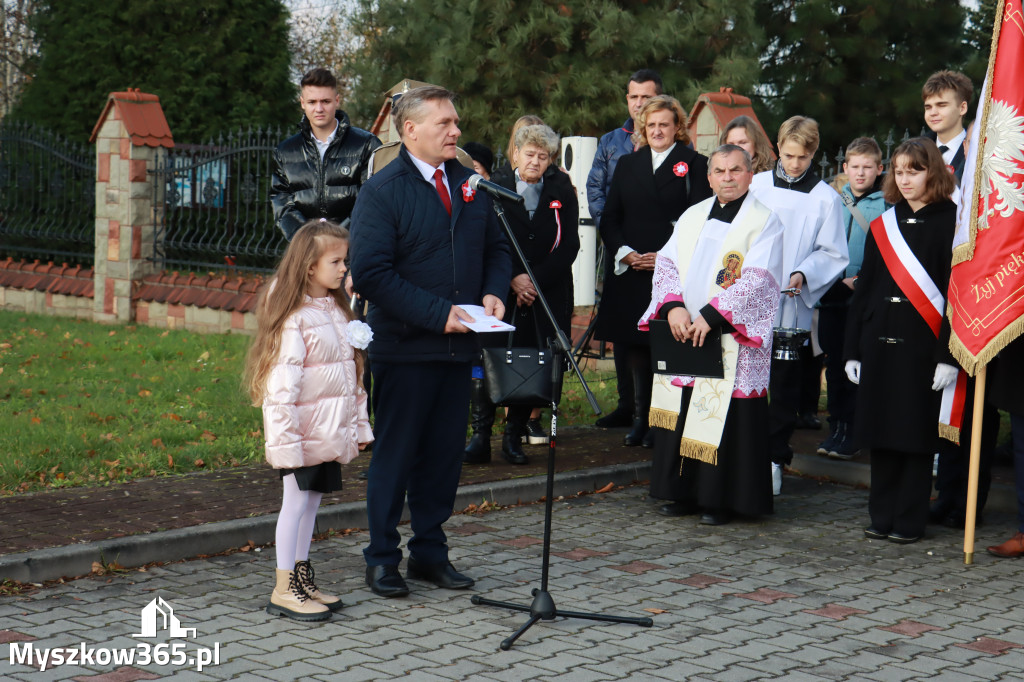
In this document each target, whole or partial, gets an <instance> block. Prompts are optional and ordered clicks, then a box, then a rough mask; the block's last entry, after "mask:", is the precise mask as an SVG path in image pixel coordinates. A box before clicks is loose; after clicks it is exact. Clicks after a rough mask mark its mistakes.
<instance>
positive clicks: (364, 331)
mask: <svg viewBox="0 0 1024 682" xmlns="http://www.w3.org/2000/svg"><path fill="white" fill-rule="evenodd" d="M345 333H346V334H348V342H349V343H351V344H352V347H353V348H358V349H359V350H366V348H367V347H368V346H369V345H370V341H373V330H372V329H370V325H368V324H366V323H365V322H362V321H360V320H352V321H351V322H349V323H348V325H347V326H346V327H345Z"/></svg>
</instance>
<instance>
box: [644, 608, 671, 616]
mask: <svg viewBox="0 0 1024 682" xmlns="http://www.w3.org/2000/svg"><path fill="white" fill-rule="evenodd" d="M644 611H646V612H647V613H653V614H654V615H658V614H661V613H668V611H666V610H665V609H644Z"/></svg>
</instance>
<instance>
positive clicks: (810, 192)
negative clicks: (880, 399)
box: [750, 116, 850, 495]
mask: <svg viewBox="0 0 1024 682" xmlns="http://www.w3.org/2000/svg"><path fill="white" fill-rule="evenodd" d="M778 141H779V161H778V163H777V165H776V167H775V169H774V170H770V171H764V172H763V173H758V174H757V175H755V176H754V180H753V182H751V184H750V191H751V192H752V193H753V194H754V196H756V197H757V198H758V199H759V200H760V201H761V202H763V203H764V204H765V205H766V206H768V208H770V209H771V210H772V211H774V212H775V213H776V214H777V215H778V216H779V219H780V220H781V221H782V224H783V226H784V228H785V232H784V236H783V239H782V241H783V257H782V271H783V274H784V279H783V281H782V282H781V284H782V288H783V289H798V290H799V292H800V293H798V294H789V295H784V296H783V298H782V301H781V303H780V305H779V312H778V314H777V315H776V319H775V326H777V327H787V328H796V329H805V330H808V331H810V330H811V327H812V318H813V313H814V306H815V304H816V303H817V302H818V300H819V299H820V298H821V297H822V296H823V295H824V294H825V292H826V291H828V290H829V287H831V286H832V284H833V283H834V282H835V281H836V280H837V279H839V277H841V276H842V274H843V273H844V272H845V271H846V266H847V265H848V264H849V262H850V255H849V250H848V249H847V246H846V230H845V229H844V227H843V220H842V214H843V209H842V201H841V200H840V198H839V194H838V192H836V191H835V190H834V189H832V188H831V187H829V186H828V185H826V184H825V183H824V182H822V181H821V180H820V179H818V176H817V175H815V173H814V169H813V168H812V167H811V162H812V161H813V160H814V154H815V152H816V151H817V150H818V141H819V135H818V124H817V122H816V121H815V120H814V119H813V118H807V117H806V116H794V117H792V118H790V119H789V120H787V121H786V122H785V123H783V124H782V126H780V127H779V140H778ZM807 371H817V372H818V373H819V375H820V372H821V368H820V366H818V365H817V364H815V363H814V362H813V355H812V353H811V349H810V347H809V346H808V347H805V349H803V351H802V354H801V359H800V360H774V361H772V378H771V388H770V391H769V392H770V393H771V406H770V407H769V412H770V413H769V442H770V446H771V454H772V479H773V480H772V483H773V486H774V489H775V494H776V495H778V494H779V492H780V490H781V489H782V468H783V466H785V465H788V464H789V463H790V462H791V461H792V459H793V449H792V448H791V447H790V446H789V439H790V436H792V435H793V429H794V428H795V427H796V420H797V412H798V410H799V407H800V387H801V385H802V380H803V379H806V378H807V377H806V376H804V374H805V373H806V372H807ZM817 380H818V381H819V382H820V381H821V377H820V376H818V378H817Z"/></svg>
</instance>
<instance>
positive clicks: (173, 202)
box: [149, 128, 287, 272]
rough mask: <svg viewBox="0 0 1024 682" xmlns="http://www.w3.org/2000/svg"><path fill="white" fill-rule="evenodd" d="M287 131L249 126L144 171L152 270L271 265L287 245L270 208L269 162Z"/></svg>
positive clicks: (176, 151) (168, 155)
mask: <svg viewBox="0 0 1024 682" xmlns="http://www.w3.org/2000/svg"><path fill="white" fill-rule="evenodd" d="M285 137H286V135H285V134H284V133H282V132H281V130H280V128H278V129H277V130H273V131H272V130H270V129H269V128H268V129H256V130H253V129H251V128H250V129H249V130H244V131H243V130H239V131H237V132H233V133H229V134H227V135H226V136H225V135H222V136H220V137H219V138H218V139H217V140H216V141H213V142H210V143H209V144H205V145H189V144H177V145H175V146H174V148H173V149H169V150H165V151H163V152H162V153H161V154H160V155H159V156H158V158H157V163H156V166H155V168H153V169H151V170H150V171H149V172H150V174H151V175H152V177H153V191H154V196H153V207H154V208H153V211H154V222H155V224H156V229H155V235H154V237H155V238H154V250H153V254H152V258H153V260H154V261H155V262H156V265H157V267H158V268H163V269H176V270H192V271H208V270H215V271H223V270H237V271H239V272H268V271H271V270H273V268H274V265H275V264H276V262H277V259H278V258H279V257H280V255H281V253H283V252H284V249H285V247H286V246H287V242H286V241H285V239H284V236H283V235H282V234H281V232H280V231H279V230H278V229H277V228H276V227H275V225H274V216H273V211H272V209H271V206H270V176H271V161H272V158H273V153H274V149H275V148H276V147H277V145H278V144H279V143H280V142H281V141H282V140H283V139H284V138H285Z"/></svg>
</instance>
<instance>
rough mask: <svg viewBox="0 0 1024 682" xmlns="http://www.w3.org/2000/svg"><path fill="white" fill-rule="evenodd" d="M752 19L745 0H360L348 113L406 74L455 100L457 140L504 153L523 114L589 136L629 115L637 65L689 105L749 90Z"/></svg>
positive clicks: (372, 107) (365, 115) (753, 72)
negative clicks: (706, 94) (707, 94)
mask: <svg viewBox="0 0 1024 682" xmlns="http://www.w3.org/2000/svg"><path fill="white" fill-rule="evenodd" d="M753 19H754V17H753V12H752V7H751V3H750V2H749V0H732V1H730V0H715V1H695V0H676V1H669V0H647V1H644V0H636V1H632V2H612V1H610V0H594V1H592V2H586V3H572V2H567V1H566V2H563V3H561V4H559V3H557V2H547V1H544V0H520V1H519V2H512V1H511V0H469V1H463V2H454V1H452V0H360V10H359V12H358V13H357V14H356V16H355V18H354V21H353V30H354V32H355V33H356V34H357V35H358V36H360V37H361V38H362V40H363V49H362V50H361V51H360V52H359V53H358V54H357V56H356V58H355V60H354V63H353V68H352V75H353V77H354V80H355V83H354V88H353V92H354V99H353V101H352V102H350V103H349V105H348V106H349V109H350V113H352V112H354V113H355V114H356V116H357V118H358V119H359V120H364V121H366V120H373V116H374V115H375V114H376V113H377V111H378V110H379V108H380V105H381V94H382V93H383V92H384V91H385V90H387V89H388V88H389V87H391V86H392V85H394V84H395V83H397V82H398V81H399V80H401V79H402V78H412V79H415V80H421V81H427V82H430V83H436V84H438V85H443V86H446V87H448V88H450V89H452V90H454V91H456V92H458V93H459V94H460V100H459V101H458V103H457V106H458V108H459V115H460V117H461V119H462V124H461V126H462V129H463V132H464V135H463V139H464V140H470V139H472V140H479V141H484V142H486V143H488V144H490V145H492V146H495V147H498V146H503V145H504V143H505V142H506V141H507V139H508V131H509V128H510V127H511V125H512V123H513V122H514V121H515V119H516V118H518V117H519V116H521V115H523V114H527V113H531V114H536V115H539V116H541V117H542V118H543V119H544V120H545V121H546V122H547V123H548V124H549V125H551V126H552V127H553V128H554V129H556V130H558V131H559V132H560V133H562V134H563V135H569V134H573V135H598V134H601V133H604V132H607V131H608V130H609V129H610V128H613V127H615V126H617V125H619V124H621V123H622V121H623V119H624V118H625V117H626V106H625V88H626V80H627V79H628V77H629V74H630V73H632V72H633V71H635V70H636V69H639V68H644V67H650V68H654V69H657V70H658V71H659V72H660V73H661V75H662V78H663V79H664V82H665V90H666V92H667V93H669V94H672V95H675V96H676V97H677V98H679V100H680V101H681V102H682V104H683V106H684V107H685V108H686V109H687V110H689V109H690V107H691V106H692V105H693V103H694V101H695V99H696V96H697V95H698V94H699V93H701V92H703V91H706V90H709V89H710V90H714V91H717V90H718V88H719V87H720V86H732V87H733V88H735V90H736V91H737V92H744V91H746V90H748V89H749V88H750V87H752V85H753V84H754V83H755V82H756V80H757V76H758V70H759V69H758V63H757V43H758V42H759V41H758V38H759V36H760V32H759V31H758V29H757V28H756V26H755V24H754V21H753Z"/></svg>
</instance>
